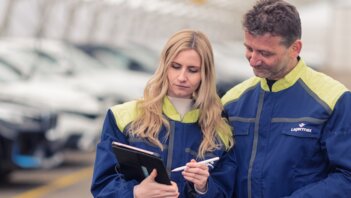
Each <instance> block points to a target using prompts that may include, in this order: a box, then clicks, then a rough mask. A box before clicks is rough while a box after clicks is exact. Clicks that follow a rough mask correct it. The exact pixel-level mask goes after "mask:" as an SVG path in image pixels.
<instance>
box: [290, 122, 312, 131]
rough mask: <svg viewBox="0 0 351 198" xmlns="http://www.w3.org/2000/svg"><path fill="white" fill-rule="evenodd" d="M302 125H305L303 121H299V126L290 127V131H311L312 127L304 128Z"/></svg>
mask: <svg viewBox="0 0 351 198" xmlns="http://www.w3.org/2000/svg"><path fill="white" fill-rule="evenodd" d="M304 126H306V124H305V123H300V124H299V127H297V128H291V131H292V132H306V133H312V129H309V128H305V127H304Z"/></svg>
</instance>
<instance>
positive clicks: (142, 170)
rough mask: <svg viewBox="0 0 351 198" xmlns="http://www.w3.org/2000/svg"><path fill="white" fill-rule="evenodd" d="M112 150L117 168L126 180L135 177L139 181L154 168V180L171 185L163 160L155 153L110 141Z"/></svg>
mask: <svg viewBox="0 0 351 198" xmlns="http://www.w3.org/2000/svg"><path fill="white" fill-rule="evenodd" d="M112 150H113V151H114V153H115V156H116V158H117V161H118V163H119V168H118V170H119V172H121V173H122V174H124V178H125V179H126V180H131V179H135V180H137V181H138V182H141V181H142V180H144V179H145V177H147V176H148V175H149V174H150V173H151V171H152V170H153V169H156V170H157V176H156V178H155V181H156V182H158V183H161V184H167V185H171V180H170V178H169V176H168V174H167V171H166V168H165V166H164V164H163V161H162V159H161V158H160V157H159V156H158V155H157V154H156V153H153V152H151V151H147V150H144V149H140V148H137V147H134V146H130V145H127V144H123V143H120V142H112Z"/></svg>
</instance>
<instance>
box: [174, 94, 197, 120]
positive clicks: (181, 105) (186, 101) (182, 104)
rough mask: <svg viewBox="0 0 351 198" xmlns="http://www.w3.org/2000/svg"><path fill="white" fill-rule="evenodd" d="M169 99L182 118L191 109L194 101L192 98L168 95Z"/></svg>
mask: <svg viewBox="0 0 351 198" xmlns="http://www.w3.org/2000/svg"><path fill="white" fill-rule="evenodd" d="M168 98H169V100H170V101H171V103H172V104H173V106H174V108H175V109H176V110H177V112H178V113H179V114H180V116H181V118H183V117H184V115H185V114H186V112H188V111H190V110H191V108H192V106H193V104H194V101H193V99H191V98H177V97H173V96H168Z"/></svg>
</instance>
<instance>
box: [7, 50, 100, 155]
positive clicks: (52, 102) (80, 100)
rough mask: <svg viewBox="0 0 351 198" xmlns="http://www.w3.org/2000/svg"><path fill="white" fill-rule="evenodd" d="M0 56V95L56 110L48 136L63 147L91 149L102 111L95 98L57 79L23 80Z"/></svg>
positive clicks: (95, 140)
mask: <svg viewBox="0 0 351 198" xmlns="http://www.w3.org/2000/svg"><path fill="white" fill-rule="evenodd" d="M13 68H14V67H12V66H11V65H10V63H9V62H7V61H4V59H3V57H2V56H0V71H1V72H0V97H1V98H6V99H7V100H9V101H12V102H17V103H21V102H22V103H23V102H24V101H26V102H27V103H28V104H35V105H37V106H41V107H43V108H44V107H46V108H48V109H51V110H52V111H54V112H57V113H58V115H59V116H58V120H57V126H56V130H55V132H54V133H50V138H51V139H52V140H53V139H60V140H64V141H65V142H66V146H67V148H77V149H79V150H92V149H93V148H95V145H96V143H97V140H98V138H99V136H100V126H101V124H102V117H103V112H102V109H101V106H100V103H99V102H98V101H97V99H96V98H94V97H92V96H90V95H88V94H86V93H84V92H82V91H79V90H76V89H72V88H69V87H67V86H65V85H62V84H60V83H55V82H51V81H44V80H28V79H27V80H26V79H23V77H22V76H21V75H20V74H19V73H16V70H14V69H13Z"/></svg>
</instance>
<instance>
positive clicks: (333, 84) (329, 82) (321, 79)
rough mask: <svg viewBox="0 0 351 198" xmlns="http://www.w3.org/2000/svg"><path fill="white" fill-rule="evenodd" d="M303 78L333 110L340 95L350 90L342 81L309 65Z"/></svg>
mask: <svg viewBox="0 0 351 198" xmlns="http://www.w3.org/2000/svg"><path fill="white" fill-rule="evenodd" d="M301 79H302V81H303V82H304V83H305V84H306V86H307V87H308V88H309V89H310V90H311V91H312V92H313V93H314V94H315V95H317V96H318V97H319V98H320V99H321V100H322V101H323V102H324V103H326V104H327V105H328V106H329V108H330V109H331V110H333V109H334V107H335V104H336V103H337V101H338V100H339V98H340V96H341V95H342V94H344V93H345V92H347V91H348V89H347V88H346V87H345V86H344V85H343V84H341V83H340V82H338V81H336V80H334V79H333V78H331V77H329V76H327V75H325V74H323V73H320V72H317V71H315V70H313V69H311V68H309V67H306V72H303V74H302V75H301Z"/></svg>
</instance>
